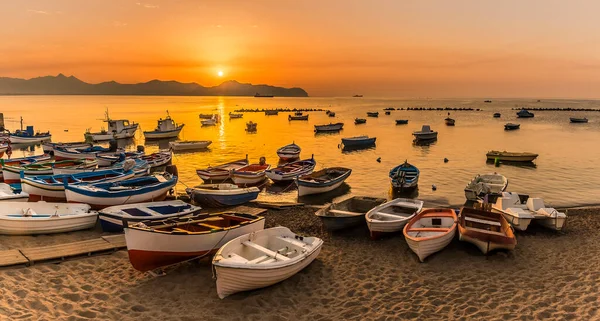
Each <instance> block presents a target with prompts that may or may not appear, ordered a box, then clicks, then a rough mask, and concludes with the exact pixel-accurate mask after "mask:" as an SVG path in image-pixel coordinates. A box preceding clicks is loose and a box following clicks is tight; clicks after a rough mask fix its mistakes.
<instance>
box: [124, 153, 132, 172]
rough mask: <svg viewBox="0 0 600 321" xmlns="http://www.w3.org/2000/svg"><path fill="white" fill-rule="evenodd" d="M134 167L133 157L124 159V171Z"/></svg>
mask: <svg viewBox="0 0 600 321" xmlns="http://www.w3.org/2000/svg"><path fill="white" fill-rule="evenodd" d="M121 155H123V154H121ZM123 156H125V155H123ZM134 167H135V160H133V159H126V160H125V162H124V163H123V171H125V172H127V171H129V170H131V169H132V168H134Z"/></svg>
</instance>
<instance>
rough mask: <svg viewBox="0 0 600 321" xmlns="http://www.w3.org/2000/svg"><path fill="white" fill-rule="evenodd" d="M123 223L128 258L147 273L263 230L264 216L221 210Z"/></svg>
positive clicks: (215, 249)
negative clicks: (209, 213)
mask: <svg viewBox="0 0 600 321" xmlns="http://www.w3.org/2000/svg"><path fill="white" fill-rule="evenodd" d="M124 223H125V224H124V230H125V242H126V243H127V252H129V261H130V262H131V265H132V266H133V267H134V268H135V269H136V270H139V271H142V272H145V271H150V270H154V269H158V268H161V267H165V266H168V265H172V264H176V263H179V262H183V261H186V260H190V259H193V258H196V257H203V256H206V255H210V254H212V253H215V252H216V251H217V250H218V249H219V248H220V247H221V246H223V245H224V244H225V243H227V242H229V241H230V240H232V239H234V238H236V237H238V236H241V235H246V234H248V233H252V232H256V231H259V230H262V229H263V228H264V226H265V218H264V217H260V216H254V215H249V214H238V213H219V214H212V215H208V214H206V215H200V216H196V217H195V216H187V217H172V218H169V219H166V220H152V221H142V222H137V223H131V224H130V223H128V222H124Z"/></svg>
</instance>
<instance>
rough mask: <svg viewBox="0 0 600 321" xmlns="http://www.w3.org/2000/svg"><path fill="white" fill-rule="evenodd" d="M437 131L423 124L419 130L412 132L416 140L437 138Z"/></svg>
mask: <svg viewBox="0 0 600 321" xmlns="http://www.w3.org/2000/svg"><path fill="white" fill-rule="evenodd" d="M437 134H438V133H437V132H436V131H433V130H431V127H429V125H423V127H421V131H418V132H413V136H415V139H416V140H434V139H437Z"/></svg>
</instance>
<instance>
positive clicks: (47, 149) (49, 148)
mask: <svg viewBox="0 0 600 321" xmlns="http://www.w3.org/2000/svg"><path fill="white" fill-rule="evenodd" d="M91 146H92V144H90V143H86V142H67V143H52V142H44V143H43V144H42V149H43V151H44V153H51V152H54V149H56V148H83V149H85V148H88V147H91Z"/></svg>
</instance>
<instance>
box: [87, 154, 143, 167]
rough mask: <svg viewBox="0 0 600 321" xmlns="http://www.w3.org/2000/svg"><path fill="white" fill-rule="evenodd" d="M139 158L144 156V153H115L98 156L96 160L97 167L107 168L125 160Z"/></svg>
mask: <svg viewBox="0 0 600 321" xmlns="http://www.w3.org/2000/svg"><path fill="white" fill-rule="evenodd" d="M141 156H144V152H117V153H106V154H98V155H97V156H96V160H97V161H98V167H109V166H112V165H114V164H116V163H118V162H123V161H125V160H126V159H129V158H132V159H135V158H139V157H141Z"/></svg>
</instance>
